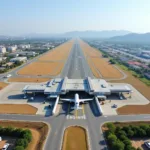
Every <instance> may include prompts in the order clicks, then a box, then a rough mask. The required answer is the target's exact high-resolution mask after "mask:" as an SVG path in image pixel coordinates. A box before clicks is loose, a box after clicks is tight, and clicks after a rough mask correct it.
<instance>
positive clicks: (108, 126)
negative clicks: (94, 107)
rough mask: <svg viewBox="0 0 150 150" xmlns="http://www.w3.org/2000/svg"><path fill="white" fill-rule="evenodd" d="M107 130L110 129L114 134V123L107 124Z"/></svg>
mask: <svg viewBox="0 0 150 150" xmlns="http://www.w3.org/2000/svg"><path fill="white" fill-rule="evenodd" d="M106 126H107V128H108V129H109V131H110V132H112V133H114V132H115V130H116V127H115V125H114V124H113V123H107V124H106Z"/></svg>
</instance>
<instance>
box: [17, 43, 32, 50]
mask: <svg viewBox="0 0 150 150" xmlns="http://www.w3.org/2000/svg"><path fill="white" fill-rule="evenodd" d="M18 47H19V48H20V49H30V48H31V46H30V44H21V45H19V46H18Z"/></svg>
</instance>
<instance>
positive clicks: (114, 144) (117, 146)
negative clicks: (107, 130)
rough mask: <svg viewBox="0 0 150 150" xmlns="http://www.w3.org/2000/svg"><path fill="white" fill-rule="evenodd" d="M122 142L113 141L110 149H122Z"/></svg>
mask: <svg viewBox="0 0 150 150" xmlns="http://www.w3.org/2000/svg"><path fill="white" fill-rule="evenodd" d="M124 147H125V145H124V143H123V142H121V141H119V140H118V141H115V142H114V143H113V145H112V150H124Z"/></svg>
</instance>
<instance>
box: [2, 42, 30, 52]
mask: <svg viewBox="0 0 150 150" xmlns="http://www.w3.org/2000/svg"><path fill="white" fill-rule="evenodd" d="M17 49H30V44H21V45H18V46H17V45H11V46H2V45H1V46H0V53H2V54H5V53H6V52H9V53H12V52H15V51H16V50H17Z"/></svg>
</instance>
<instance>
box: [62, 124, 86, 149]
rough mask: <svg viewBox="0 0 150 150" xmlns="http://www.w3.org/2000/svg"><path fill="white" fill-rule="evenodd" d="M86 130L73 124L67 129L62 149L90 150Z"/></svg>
mask: <svg viewBox="0 0 150 150" xmlns="http://www.w3.org/2000/svg"><path fill="white" fill-rule="evenodd" d="M88 149H89V148H88V143H87V135H86V130H85V129H84V128H82V127H78V126H71V127H69V128H67V129H66V130H65V133H64V139H63V147H62V150H88Z"/></svg>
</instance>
